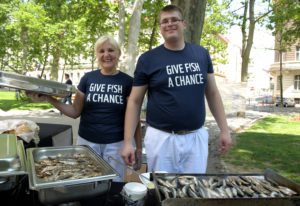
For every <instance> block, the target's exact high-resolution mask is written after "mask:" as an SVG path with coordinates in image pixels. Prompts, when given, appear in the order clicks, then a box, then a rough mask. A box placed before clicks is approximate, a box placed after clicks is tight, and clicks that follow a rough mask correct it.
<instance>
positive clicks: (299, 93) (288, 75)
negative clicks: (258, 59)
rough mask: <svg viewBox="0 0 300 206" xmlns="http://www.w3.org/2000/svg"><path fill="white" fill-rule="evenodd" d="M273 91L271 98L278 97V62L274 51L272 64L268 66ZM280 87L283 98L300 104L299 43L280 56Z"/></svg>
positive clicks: (277, 55)
mask: <svg viewBox="0 0 300 206" xmlns="http://www.w3.org/2000/svg"><path fill="white" fill-rule="evenodd" d="M269 71H270V74H271V75H272V77H273V78H272V80H273V85H274V90H273V96H274V97H279V96H280V80H279V76H280V62H279V52H278V51H275V59H274V63H273V64H272V65H271V66H270V70H269ZM282 86H283V97H284V98H292V99H294V100H295V102H296V104H300V41H298V42H297V43H295V44H293V45H292V46H291V47H290V49H289V50H288V51H287V52H284V53H283V55H282Z"/></svg>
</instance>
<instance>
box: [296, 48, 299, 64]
mask: <svg viewBox="0 0 300 206" xmlns="http://www.w3.org/2000/svg"><path fill="white" fill-rule="evenodd" d="M296 61H300V46H296Z"/></svg>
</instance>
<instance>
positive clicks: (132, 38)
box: [126, 0, 144, 75]
mask: <svg viewBox="0 0 300 206" xmlns="http://www.w3.org/2000/svg"><path fill="white" fill-rule="evenodd" d="M143 3H144V0H136V1H135V3H134V8H133V13H132V16H131V18H130V22H129V35H128V48H127V58H126V72H127V73H128V74H129V75H133V72H134V69H135V61H136V57H137V55H138V47H137V44H138V39H139V32H140V26H141V12H142V7H143Z"/></svg>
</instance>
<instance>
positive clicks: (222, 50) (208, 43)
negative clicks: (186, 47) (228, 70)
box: [201, 0, 233, 64]
mask: <svg viewBox="0 0 300 206" xmlns="http://www.w3.org/2000/svg"><path fill="white" fill-rule="evenodd" d="M207 3H208V5H207V7H206V15H205V22H204V27H203V32H202V38H201V45H202V46H204V47H206V48H208V50H209V52H210V54H211V55H212V58H213V62H214V63H222V64H225V63H227V50H226V48H227V43H226V41H225V38H223V36H222V35H224V34H226V32H227V30H228V28H229V26H230V23H231V21H232V18H233V16H232V15H231V13H230V12H229V10H228V8H229V3H230V1H229V0H225V1H222V2H221V3H219V1H217V0H208V2H207Z"/></svg>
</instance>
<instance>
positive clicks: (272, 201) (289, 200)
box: [153, 169, 300, 206]
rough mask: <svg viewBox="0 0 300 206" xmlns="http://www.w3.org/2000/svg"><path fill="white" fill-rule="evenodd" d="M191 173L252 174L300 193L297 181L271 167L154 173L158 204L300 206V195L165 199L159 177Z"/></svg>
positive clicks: (166, 205) (201, 175) (222, 176)
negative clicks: (237, 171)
mask: <svg viewBox="0 0 300 206" xmlns="http://www.w3.org/2000/svg"><path fill="white" fill-rule="evenodd" d="M182 175H189V176H194V177H197V178H199V179H205V178H207V177H210V176H215V177H219V178H224V177H228V176H249V177H250V176H251V177H256V178H259V179H261V178H262V179H265V180H268V181H271V182H276V183H277V184H279V185H281V186H285V187H288V188H290V189H293V190H294V191H296V192H297V193H298V194H300V185H298V184H296V183H295V182H293V181H291V180H288V179H287V178H285V177H282V176H281V175H279V174H277V173H275V172H274V171H273V170H271V169H267V170H265V172H264V174H176V173H153V178H154V183H155V193H156V197H157V198H156V205H161V206H185V205H186V206H200V205H201V206H218V205H222V206H240V205H243V206H253V205H256V206H266V205H270V206H273V205H274V206H277V205H282V206H295V205H296V206H298V205H299V206H300V196H299V195H297V196H293V197H266V198H259V197H245V198H191V197H185V198H169V199H165V198H164V197H163V196H162V195H161V193H160V191H159V189H158V185H159V184H158V181H157V179H158V178H173V177H174V176H182Z"/></svg>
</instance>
